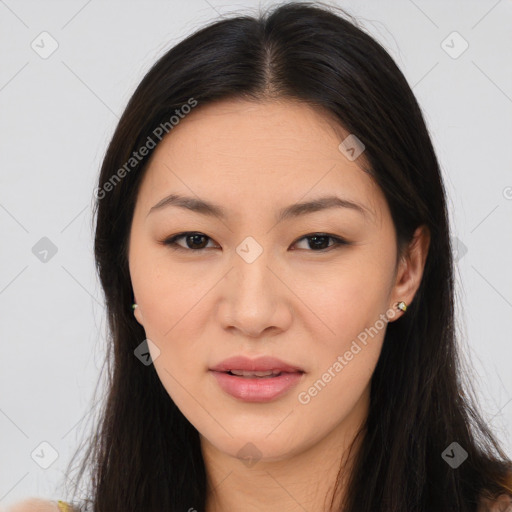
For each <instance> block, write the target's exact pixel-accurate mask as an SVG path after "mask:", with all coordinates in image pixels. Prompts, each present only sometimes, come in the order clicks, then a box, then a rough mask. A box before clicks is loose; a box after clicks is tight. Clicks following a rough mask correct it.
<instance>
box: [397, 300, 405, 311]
mask: <svg viewBox="0 0 512 512" xmlns="http://www.w3.org/2000/svg"><path fill="white" fill-rule="evenodd" d="M396 307H397V308H398V309H400V310H402V311H403V312H404V313H405V312H406V311H407V304H406V303H405V302H404V301H403V300H402V301H400V302H398V303H397V305H396Z"/></svg>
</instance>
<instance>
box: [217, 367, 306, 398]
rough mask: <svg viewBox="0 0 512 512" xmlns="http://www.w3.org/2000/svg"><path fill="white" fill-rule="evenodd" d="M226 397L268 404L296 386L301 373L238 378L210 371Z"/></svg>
mask: <svg viewBox="0 0 512 512" xmlns="http://www.w3.org/2000/svg"><path fill="white" fill-rule="evenodd" d="M210 372H211V373H213V375H214V376H215V378H216V379H217V382H218V383H219V386H220V387H221V388H222V390H223V391H225V392H226V393H227V394H228V395H231V396H233V397H235V398H238V399H240V400H243V401H245V402H270V401H271V400H274V399H276V398H278V397H280V396H281V395H283V394H285V393H286V392H287V391H289V390H290V389H291V388H293V387H294V386H296V385H297V384H298V383H299V381H300V379H301V377H302V375H303V373H299V372H297V373H281V375H279V376H278V377H268V378H266V377H263V378H261V377H254V378H249V377H238V376H237V375H230V374H229V373H225V372H217V371H213V370H210Z"/></svg>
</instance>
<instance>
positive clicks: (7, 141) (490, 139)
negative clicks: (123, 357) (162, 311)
mask: <svg viewBox="0 0 512 512" xmlns="http://www.w3.org/2000/svg"><path fill="white" fill-rule="evenodd" d="M272 3H274V2H260V3H259V4H258V2H252V1H245V2H236V3H229V2H224V3H221V2H220V1H215V0H208V1H206V0H188V1H187V2H181V1H178V0H173V1H151V2H150V1H145V2H142V1H137V2H135V1H131V2H127V1H124V2H114V1H110V2H101V1H99V0H90V1H85V0H84V1H67V2H49V1H44V2H43V1H19V0H18V1H16V0H5V1H1V0H0V44H1V48H2V50H1V63H0V112H1V115H0V145H1V146H0V159H1V166H0V184H1V186H0V227H1V237H2V241H1V251H0V315H1V321H0V330H1V331H0V336H1V338H0V339H1V344H2V345H1V348H2V357H0V460H1V461H2V463H1V464H0V507H1V505H7V504H9V503H11V502H13V501H17V500H19V499H21V498H23V497H26V496H29V495H32V496H41V497H48V498H54V499H58V498H65V497H66V496H63V494H62V490H61V489H60V488H59V487H57V485H58V484H59V483H60V480H61V477H62V474H63V471H64V469H65V467H66V465H67V463H68V462H69V458H70V456H71V454H72V452H73V451H74V449H75V448H76V447H77V445H78V442H79V440H81V439H82V434H83V429H84V428H85V425H87V420H90V419H91V418H92V414H91V413H92V411H93V410H94V407H93V406H92V393H93V390H94V387H95V385H96V382H97V380H98V376H99V370H100V368H101V366H102V361H103V358H104V353H105V321H104V313H105V311H104V306H103V300H102V293H101V289H100V286H99V282H98V280H97V278H96V275H95V270H94V260H93V254H92V240H93V236H92V230H91V206H92V204H93V190H94V187H95V183H96V178H97V174H98V172H99V166H100V163H101V159H102V157H103V155H104V151H105V149H106V146H107V143H108V141H109V138H110V136H111V135H112V133H113V130H114V128H115V125H116V122H117V120H118V118H119V115H120V114H121V112H122V110H123V108H124V107H125V105H126V102H127V101H128V99H129V97H130V95H131V94H132V92H133V90H134V88H135V87H136V85H137V84H138V82H139V81H140V80H141V79H142V77H143V76H144V74H145V72H146V71H147V70H148V69H149V67H150V66H151V65H152V64H153V62H154V61H155V60H156V59H157V58H158V57H159V56H161V55H162V53H163V52H164V51H166V50H167V49H168V48H170V47H171V46H173V45H174V44H175V43H177V42H178V41H179V40H181V39H182V38H183V37H185V36H186V35H188V34H190V33H191V32H192V31H193V30H195V29H196V28H198V27H200V26H202V25H203V24H204V23H206V22H207V21H210V20H212V19H214V18H218V17H219V15H228V14H230V13H234V12H237V13H246V12H251V11H252V8H255V7H257V6H258V5H261V6H263V7H265V6H267V5H269V4H272ZM338 5H340V6H342V7H345V8H347V9H348V10H349V11H350V12H351V13H353V14H355V15H356V16H357V17H358V18H359V19H360V21H361V22H362V23H363V25H364V26H365V27H366V29H367V30H368V31H369V32H370V33H371V34H372V35H373V36H374V37H375V38H376V39H377V40H379V41H380V42H381V43H382V44H383V45H384V46H385V47H386V48H387V49H388V51H389V52H390V53H391V55H392V56H393V57H394V59H395V60H396V62H397V64H398V65H399V67H400V68H401V69H402V71H403V73H404V74H405V76H406V78H407V80H408V81H409V83H410V85H411V87H412V88H413V91H414V93H415V94H416V97H417V98H418V100H419V103H420V105H421V106H422V109H423V111H424V113H425V116H426V120H427V123H428V126H429V130H430V132H431V135H432V138H433V142H434V145H435V148H436V151H437V155H438V158H439V161H440V163H441V166H442V170H443V174H444V178H445V181H446V187H447V191H448V195H449V207H450V216H451V220H452V229H453V233H452V234H453V237H454V239H455V242H456V245H457V247H458V250H457V259H458V262H457V265H458V271H457V276H456V277H457V297H458V299H457V300H458V302H457V315H458V331H459V333H460V335H461V337H462V339H463V341H462V344H463V345H464V347H465V350H466V352H467V354H468V358H469V359H470V361H471V362H472V363H473V365H474V367H475V379H476V380H475V385H476V388H477V392H478V396H479V397H480V400H481V404H482V407H483V409H484V411H485V413H486V414H487V418H488V421H489V423H490V424H491V425H492V427H493V428H494V429H495V430H496V432H497V434H498V437H499V438H500V439H501V440H502V441H503V443H504V446H505V448H506V450H507V452H508V454H509V455H510V456H512V437H511V435H510V430H511V429H510V426H511V425H512V372H511V369H510V367H511V361H512V357H511V356H512V343H511V335H510V331H511V327H512V325H511V320H512V272H511V267H510V263H511V262H512V229H511V220H512V171H511V169H512V167H511V163H512V162H511V160H512V155H511V151H510V147H511V141H512V138H511V135H512V68H511V66H510V54H511V50H512V31H511V30H510V27H511V26H512V2H511V1H510V0H509V1H507V0H501V1H496V0H492V1H472V2H471V1H446V0H443V1H426V0H423V1H420V0H415V1H412V0H404V1H387V2H378V1H360V2H356V1H354V2H338ZM43 31H46V32H48V33H49V34H50V35H51V37H52V38H53V39H54V40H55V41H56V42H57V43H58V48H57V50H56V51H55V52H54V53H53V54H51V55H50V56H48V57H47V58H42V57H41V56H40V53H37V52H36V51H35V49H33V48H32V46H31V45H32V44H34V46H35V45H39V46H36V48H37V50H38V51H39V52H42V51H43V50H45V51H48V50H49V49H51V40H50V38H49V36H40V34H41V32H43ZM454 31H456V32H457V33H458V34H460V36H458V35H453V34H452V33H453V32H454ZM42 38H44V40H43V42H41V39H42ZM33 41H34V43H33ZM443 41H444V42H443ZM464 41H466V42H467V44H468V45H469V46H468V48H467V49H466V50H465V51H464V52H463V53H461V54H460V55H459V53H460V52H461V50H462V49H464V46H465V43H464ZM43 46H44V48H43ZM43 237H46V238H47V239H49V241H51V244H53V245H54V246H55V248H56V249H57V252H56V253H55V254H54V255H52V252H51V251H50V252H49V253H48V255H47V256H46V259H47V261H46V262H44V261H41V259H40V258H41V257H43V254H44V253H43V254H37V252H38V251H37V250H36V249H39V250H41V247H43V248H44V247H47V246H48V244H49V242H48V240H43V241H40V240H41V239H42V238H43ZM36 244H41V246H40V245H36ZM34 246H35V247H36V249H33V248H34ZM43 442H45V443H49V445H51V447H53V450H55V452H56V456H57V458H56V460H55V461H53V463H52V464H51V466H49V467H48V468H47V469H44V467H41V464H43V465H45V464H46V465H47V464H48V463H50V462H51V455H52V453H53V452H52V448H49V447H48V446H47V445H42V446H41V443H43ZM43 454H44V455H43ZM440 456H441V454H440Z"/></svg>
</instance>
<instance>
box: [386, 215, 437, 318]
mask: <svg viewBox="0 0 512 512" xmlns="http://www.w3.org/2000/svg"><path fill="white" fill-rule="evenodd" d="M429 247H430V230H429V229H428V227H427V226H426V225H425V224H423V225H421V226H419V227H418V228H417V229H416V231H415V232H414V235H413V238H412V240H411V242H410V244H409V246H408V248H407V250H406V252H405V254H404V255H403V256H402V258H401V259H400V262H399V265H398V271H397V275H396V280H395V285H394V287H393V289H392V291H391V299H392V302H391V304H390V307H391V308H393V311H396V313H397V314H396V315H395V317H394V319H395V320H396V319H398V318H400V313H401V311H400V310H397V308H396V307H395V304H396V303H397V302H400V301H402V300H403V301H404V302H405V303H406V304H407V305H409V304H411V302H412V301H413V299H414V296H415V295H416V292H417V291H418V288H419V287H420V284H421V279H422V277H423V270H424V268H425V262H426V261H427V255H428V249H429ZM390 321H393V320H391V319H390Z"/></svg>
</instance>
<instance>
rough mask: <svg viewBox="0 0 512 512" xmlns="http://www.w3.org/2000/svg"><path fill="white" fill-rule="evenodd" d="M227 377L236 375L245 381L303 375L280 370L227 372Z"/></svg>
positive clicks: (300, 371)
mask: <svg viewBox="0 0 512 512" xmlns="http://www.w3.org/2000/svg"><path fill="white" fill-rule="evenodd" d="M222 373H227V374H228V375H236V376H237V377H243V378H246V379H254V378H256V379H268V378H274V377H279V376H280V375H282V374H283V373H304V372H303V371H302V370H298V371H297V372H288V371H282V370H267V371H259V372H251V371H249V370H228V371H227V372H222Z"/></svg>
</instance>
